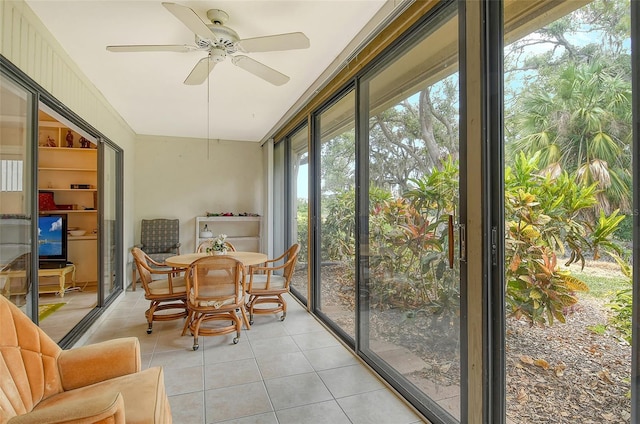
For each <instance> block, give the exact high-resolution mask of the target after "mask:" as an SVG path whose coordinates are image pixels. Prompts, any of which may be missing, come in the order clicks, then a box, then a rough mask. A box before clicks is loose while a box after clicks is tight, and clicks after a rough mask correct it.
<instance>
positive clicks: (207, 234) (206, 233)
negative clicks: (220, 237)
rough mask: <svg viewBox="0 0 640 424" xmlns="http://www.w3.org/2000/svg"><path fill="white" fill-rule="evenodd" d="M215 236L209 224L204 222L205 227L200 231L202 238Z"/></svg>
mask: <svg viewBox="0 0 640 424" xmlns="http://www.w3.org/2000/svg"><path fill="white" fill-rule="evenodd" d="M211 237H213V233H212V232H211V231H209V227H207V224H204V229H203V230H202V231H200V238H211Z"/></svg>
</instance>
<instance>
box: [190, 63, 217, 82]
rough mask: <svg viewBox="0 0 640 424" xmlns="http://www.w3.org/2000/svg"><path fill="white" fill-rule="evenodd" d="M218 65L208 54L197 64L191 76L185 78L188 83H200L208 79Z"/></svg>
mask: <svg viewBox="0 0 640 424" xmlns="http://www.w3.org/2000/svg"><path fill="white" fill-rule="evenodd" d="M214 66H216V62H214V61H213V60H211V57H209V56H207V57H205V58H203V59H200V60H199V61H198V63H196V66H194V67H193V69H192V70H191V73H190V74H189V76H188V77H187V78H186V79H185V80H184V83H185V84H186V85H200V84H202V83H203V82H205V81H206V80H207V77H208V76H209V73H210V72H211V71H212V70H213V67H214Z"/></svg>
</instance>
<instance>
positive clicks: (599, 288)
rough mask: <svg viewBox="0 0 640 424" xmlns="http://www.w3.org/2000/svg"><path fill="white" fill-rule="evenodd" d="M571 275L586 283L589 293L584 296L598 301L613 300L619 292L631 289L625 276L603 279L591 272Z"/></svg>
mask: <svg viewBox="0 0 640 424" xmlns="http://www.w3.org/2000/svg"><path fill="white" fill-rule="evenodd" d="M571 275H573V276H574V277H576V278H578V279H579V280H582V281H584V282H585V283H586V284H587V286H589V292H587V293H584V294H582V295H583V296H584V295H587V296H591V297H595V298H598V299H611V297H613V293H614V292H616V291H617V290H623V289H627V288H629V280H628V279H627V278H626V277H624V276H615V277H603V276H602V275H595V274H591V273H589V272H575V271H574V272H572V273H571Z"/></svg>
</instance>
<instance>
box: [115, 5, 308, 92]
mask: <svg viewBox="0 0 640 424" xmlns="http://www.w3.org/2000/svg"><path fill="white" fill-rule="evenodd" d="M162 5H163V6H164V7H165V8H166V9H167V10H168V11H169V12H171V13H172V14H173V15H174V16H175V17H176V18H178V20H180V21H181V22H182V23H183V24H185V25H186V26H187V28H189V29H190V30H191V31H193V33H194V34H195V45H194V46H192V45H187V44H184V45H172V44H168V45H122V46H107V50H108V51H110V52H158V51H167V52H180V53H187V52H192V51H204V52H207V53H208V55H207V57H205V58H203V59H201V60H200V61H199V62H198V63H196V65H195V66H194V68H193V69H192V70H191V73H190V74H189V75H188V76H187V78H186V79H185V80H184V83H185V84H187V85H199V84H202V83H203V82H204V81H206V80H207V77H208V76H209V73H210V72H211V71H212V70H213V68H214V66H215V65H216V64H218V63H220V62H222V61H224V60H225V59H226V58H227V56H229V57H231V63H233V64H234V65H236V66H238V67H239V68H242V69H244V70H245V71H248V72H250V73H252V74H254V75H256V76H258V77H260V78H262V79H263V80H265V81H268V82H270V83H271V84H274V85H283V84H285V83H286V82H287V81H289V77H288V76H286V75H284V74H283V73H281V72H278V71H276V70H275V69H273V68H270V67H269V66H267V65H265V64H263V63H260V62H258V61H257V60H255V59H252V58H250V57H249V56H245V55H239V54H235V53H237V52H243V53H255V52H270V51H282V50H296V49H306V48H308V47H309V39H308V38H307V36H306V35H304V34H303V33H302V32H291V33H287V34H276V35H269V36H264V37H256V38H246V39H244V40H242V39H240V37H239V36H238V34H237V33H236V32H235V31H234V30H232V29H231V28H229V27H226V26H225V25H224V24H225V23H226V22H227V20H228V19H229V15H228V14H227V13H226V12H224V11H222V10H219V9H211V10H209V11H207V18H209V19H210V20H211V23H210V24H206V23H204V22H203V21H202V19H200V17H199V16H198V15H197V14H196V12H194V11H193V10H192V9H190V8H188V7H186V6H181V5H179V4H175V3H168V2H164V3H162Z"/></svg>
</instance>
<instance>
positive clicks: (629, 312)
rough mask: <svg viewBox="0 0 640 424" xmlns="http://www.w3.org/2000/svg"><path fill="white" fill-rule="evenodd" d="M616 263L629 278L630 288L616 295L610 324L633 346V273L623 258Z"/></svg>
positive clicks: (612, 303) (610, 304) (617, 292)
mask: <svg viewBox="0 0 640 424" xmlns="http://www.w3.org/2000/svg"><path fill="white" fill-rule="evenodd" d="M616 261H617V262H618V264H619V265H620V269H621V270H622V273H623V274H624V276H625V277H626V278H627V282H628V285H629V287H628V288H625V289H623V290H617V291H616V292H615V293H614V295H613V298H612V299H611V302H610V303H609V305H608V306H609V307H610V308H611V310H612V311H613V316H612V317H611V318H610V319H609V322H610V323H611V326H612V327H613V328H615V329H616V330H618V331H619V332H620V334H621V335H622V338H623V339H625V340H626V341H627V342H628V343H629V344H631V340H632V335H633V326H632V323H633V279H632V276H633V271H632V269H631V267H630V266H629V265H628V264H627V263H626V262H625V261H623V260H622V259H621V258H619V257H616Z"/></svg>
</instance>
